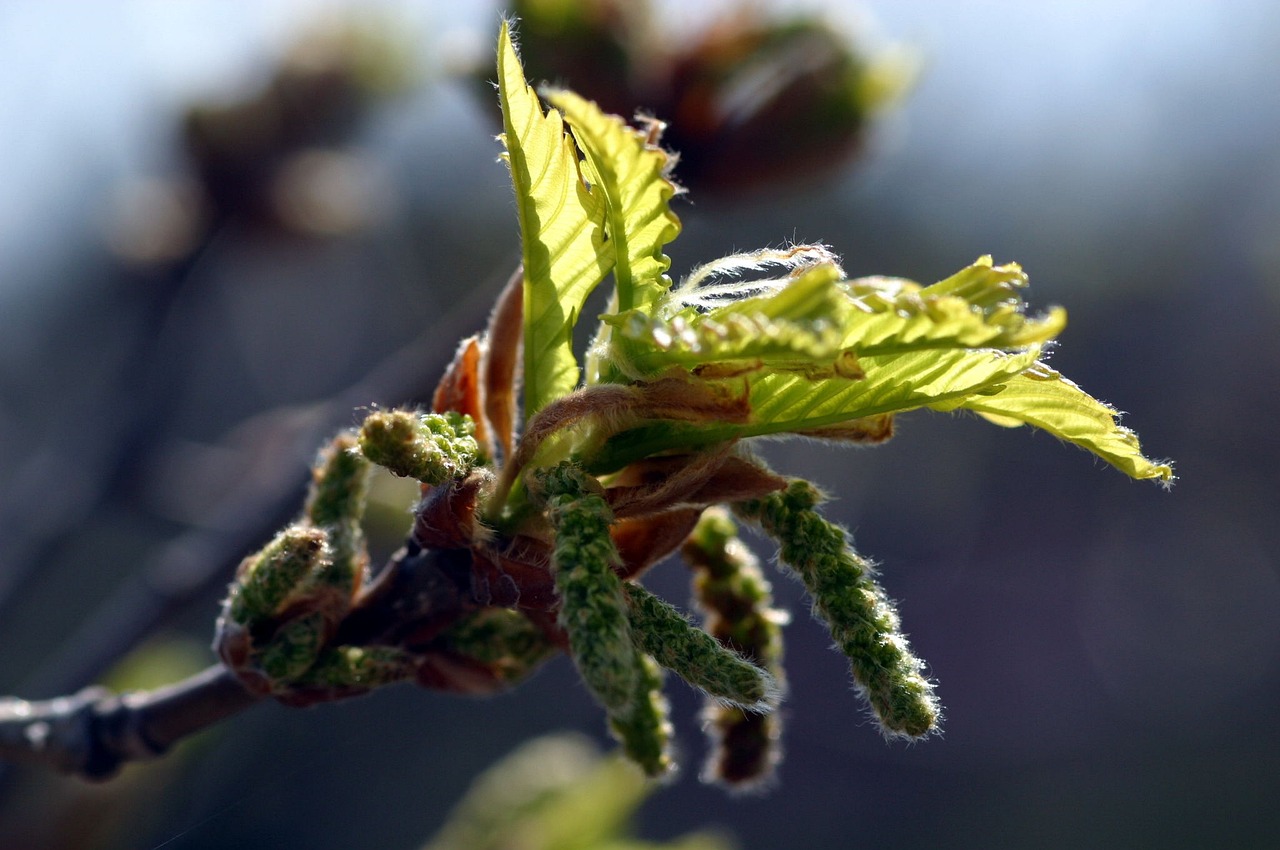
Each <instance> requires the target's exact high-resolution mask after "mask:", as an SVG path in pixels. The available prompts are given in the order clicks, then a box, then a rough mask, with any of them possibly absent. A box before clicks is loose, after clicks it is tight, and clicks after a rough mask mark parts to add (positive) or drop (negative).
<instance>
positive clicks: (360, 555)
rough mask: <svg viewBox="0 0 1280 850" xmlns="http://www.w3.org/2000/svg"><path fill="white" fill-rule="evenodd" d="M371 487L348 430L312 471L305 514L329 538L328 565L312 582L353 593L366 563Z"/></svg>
mask: <svg viewBox="0 0 1280 850" xmlns="http://www.w3.org/2000/svg"><path fill="white" fill-rule="evenodd" d="M368 489H369V461H368V460H367V459H365V457H364V456H363V455H361V454H360V449H359V446H358V445H357V442H356V437H355V435H354V434H352V433H350V432H344V433H342V434H339V435H338V436H336V437H334V439H333V441H332V442H330V443H329V445H328V446H326V447H325V448H324V450H322V451H321V452H320V456H319V457H318V458H317V459H316V463H315V465H314V466H313V467H312V470H311V492H310V493H309V494H308V496H307V506H306V515H307V519H309V520H310V521H311V523H312V524H313V525H316V526H318V527H320V528H323V529H324V530H325V531H326V532H327V533H328V535H329V549H330V550H331V552H332V556H331V558H330V560H329V563H327V564H325V565H323V566H322V567H320V568H319V569H317V570H315V571H313V573H312V581H313V583H314V584H318V585H327V586H331V587H334V588H337V589H338V590H340V591H341V592H343V593H346V594H350V593H351V592H352V590H353V588H354V585H355V584H356V583H357V578H358V576H359V575H360V574H361V572H362V571H363V569H364V564H365V560H366V557H367V556H366V554H365V545H364V532H363V531H362V530H361V528H360V520H361V518H362V517H363V516H364V507H365V501H366V499H367V497H368Z"/></svg>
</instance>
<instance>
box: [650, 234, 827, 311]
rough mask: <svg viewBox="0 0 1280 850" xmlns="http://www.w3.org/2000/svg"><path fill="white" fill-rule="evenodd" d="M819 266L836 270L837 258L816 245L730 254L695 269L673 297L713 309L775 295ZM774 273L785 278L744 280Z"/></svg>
mask: <svg viewBox="0 0 1280 850" xmlns="http://www.w3.org/2000/svg"><path fill="white" fill-rule="evenodd" d="M820 265H833V266H835V267H836V268H837V269H839V268H840V258H839V257H837V256H836V255H835V253H834V252H833V251H832V250H831V249H830V248H828V247H827V246H826V245H820V244H819V245H792V246H791V247H789V248H762V249H760V250H758V251H750V252H747V253H745V254H730V255H729V256H727V257H721V258H720V259H718V260H712V261H711V262H709V263H707V264H705V265H701V266H698V267H697V268H695V269H694V270H693V271H691V272H690V273H689V276H688V277H686V278H685V279H684V280H682V281H681V282H680V283H679V285H678V286H676V288H675V290H674V293H673V294H674V295H675V297H676V299H677V300H678V301H679V302H680V303H681V304H685V305H689V306H694V307H714V306H716V305H717V304H720V303H723V302H725V301H731V300H736V299H739V298H746V297H748V296H751V295H759V294H764V293H769V292H777V291H778V290H780V289H782V288H783V287H785V286H786V285H787V284H788V283H789V282H790V281H791V280H792V279H793V278H795V277H796V276H797V275H799V274H801V273H802V272H805V271H807V270H808V269H811V268H813V267H815V266H820ZM778 270H781V271H784V272H786V276H785V277H780V278H763V279H758V278H753V279H744V277H745V276H747V275H750V274H753V273H760V274H769V273H773V272H775V271H778ZM843 274H844V270H843V269H841V275H842V276H843Z"/></svg>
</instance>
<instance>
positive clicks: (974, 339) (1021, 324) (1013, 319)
mask: <svg viewBox="0 0 1280 850" xmlns="http://www.w3.org/2000/svg"><path fill="white" fill-rule="evenodd" d="M1026 284H1027V276H1026V275H1025V274H1023V272H1022V269H1021V268H1020V267H1019V266H1018V265H1017V264H1016V263H1010V264H1008V265H1003V266H993V265H992V263H991V257H989V256H987V257H980V258H979V259H978V261H977V262H976V263H974V264H973V265H971V266H969V267H968V268H966V269H963V270H962V271H960V272H959V273H957V274H955V275H952V276H951V277H949V278H947V279H946V280H943V281H940V282H938V283H935V284H934V285H933V286H927V287H923V288H921V287H920V286H919V285H918V284H915V283H912V282H911V281H904V280H899V279H885V278H869V279H864V280H855V281H850V282H849V284H848V292H849V296H850V298H851V300H852V301H853V304H854V306H855V307H856V309H855V310H854V311H851V312H850V313H849V314H848V318H847V319H846V322H845V327H844V330H845V334H844V339H843V344H844V345H845V346H847V347H850V348H853V349H854V350H855V351H857V352H858V354H859V355H860V356H866V355H873V354H896V353H901V352H906V351H920V350H923V349H929V348H954V347H957V346H963V347H965V348H983V347H985V348H1000V349H1011V348H1023V347H1024V346H1028V345H1032V344H1034V343H1041V342H1047V341H1049V340H1051V339H1053V338H1054V337H1056V336H1057V335H1058V334H1059V333H1060V332H1061V331H1062V329H1063V328H1064V327H1065V326H1066V323H1067V314H1066V311H1065V310H1063V309H1062V308H1060V307H1055V308H1053V309H1051V310H1050V311H1049V312H1048V313H1047V314H1046V315H1045V316H1044V317H1042V318H1039V319H1029V318H1027V316H1026V315H1025V314H1024V312H1023V311H1024V310H1025V308H1026V305H1025V304H1024V303H1023V301H1022V299H1021V297H1020V296H1019V295H1018V293H1017V290H1018V289H1020V288H1022V287H1024V286H1026Z"/></svg>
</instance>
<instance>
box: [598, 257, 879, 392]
mask: <svg viewBox="0 0 1280 850" xmlns="http://www.w3.org/2000/svg"><path fill="white" fill-rule="evenodd" d="M840 277H841V273H840V269H839V268H838V267H837V266H835V265H833V264H828V265H820V266H817V267H814V268H810V269H808V270H807V271H805V272H803V273H801V274H800V275H798V276H797V277H796V278H795V279H793V280H789V281H787V282H786V285H785V286H783V287H781V288H778V289H775V290H773V291H767V292H766V294H763V295H757V296H755V297H749V298H742V299H740V300H737V301H728V302H726V303H723V304H720V305H719V306H716V307H713V308H712V309H710V310H707V311H705V312H697V311H696V310H694V309H693V308H692V307H685V308H684V309H682V310H680V311H679V312H676V313H674V314H673V315H665V314H667V313H668V312H670V310H669V309H666V310H660V311H659V313H658V314H657V315H654V314H651V313H648V312H646V311H643V310H631V311H628V312H624V313H620V314H617V315H606V316H602V317H601V318H602V320H603V321H604V322H605V323H606V324H609V325H611V326H612V327H614V328H615V329H616V330H617V331H618V338H621V339H626V340H630V341H632V342H633V343H634V344H633V345H632V346H631V348H630V349H629V350H627V351H621V352H617V357H618V359H619V360H622V361H625V362H623V363H621V364H620V365H621V366H622V367H623V371H624V372H627V373H630V374H631V375H632V376H633V377H641V378H642V377H647V376H652V375H656V374H659V373H662V372H664V371H665V370H667V369H668V368H670V367H671V366H679V367H681V368H683V369H688V370H694V369H698V370H699V373H700V374H709V375H718V376H728V375H739V374H746V373H748V372H754V371H758V370H760V369H763V368H766V367H770V368H774V369H778V370H782V371H801V372H804V373H806V374H808V375H810V376H812V377H818V376H822V375H830V374H837V373H841V374H844V375H845V377H852V376H854V375H855V374H858V373H857V369H856V360H855V358H854V357H853V356H852V353H851V352H850V353H848V355H847V356H843V357H842V356H841V355H842V353H843V350H844V348H845V346H843V345H842V343H841V339H842V336H843V332H842V325H843V321H842V317H843V316H844V315H845V314H846V313H848V312H849V310H850V309H851V307H850V304H849V299H848V298H847V297H846V296H845V294H844V293H843V292H842V291H841V290H840V289H839V288H838V287H837V286H836V282H837V281H838V280H839V279H840ZM670 300H675V299H674V297H673V298H672V299H670Z"/></svg>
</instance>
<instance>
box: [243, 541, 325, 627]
mask: <svg viewBox="0 0 1280 850" xmlns="http://www.w3.org/2000/svg"><path fill="white" fill-rule="evenodd" d="M327 543H328V535H327V534H326V533H325V532H324V531H323V530H322V529H319V528H308V527H306V526H302V525H291V526H289V527H288V528H286V529H284V530H283V531H281V532H280V533H279V534H277V535H276V536H275V538H274V539H273V540H272V541H271V542H270V543H268V544H267V545H266V546H264V547H263V548H262V550H261V551H260V552H258V554H256V555H253V556H251V557H250V558H248V559H246V561H245V563H244V564H243V565H242V566H241V567H240V570H239V571H238V574H237V575H236V581H235V584H233V585H232V588H231V595H230V597H229V598H228V600H227V615H228V616H229V617H230V619H231V620H232V621H234V622H236V623H240V624H241V625H246V626H252V625H253V624H255V623H256V622H258V621H260V620H264V619H267V618H270V617H274V616H275V615H276V614H278V613H279V612H280V609H281V607H282V606H283V604H284V602H285V600H286V599H288V598H289V596H290V594H292V593H293V592H294V590H295V589H296V588H297V587H298V585H299V584H300V583H301V582H302V581H303V580H304V579H305V578H306V577H307V576H308V575H309V574H310V573H311V572H312V570H314V569H319V568H321V567H322V566H323V565H324V564H326V563H327V562H328V560H329V549H328V545H327Z"/></svg>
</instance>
